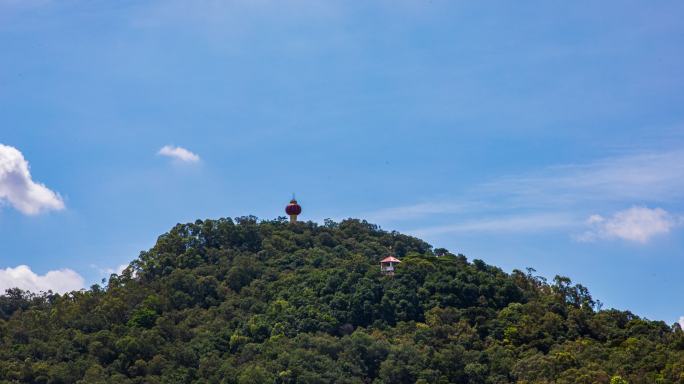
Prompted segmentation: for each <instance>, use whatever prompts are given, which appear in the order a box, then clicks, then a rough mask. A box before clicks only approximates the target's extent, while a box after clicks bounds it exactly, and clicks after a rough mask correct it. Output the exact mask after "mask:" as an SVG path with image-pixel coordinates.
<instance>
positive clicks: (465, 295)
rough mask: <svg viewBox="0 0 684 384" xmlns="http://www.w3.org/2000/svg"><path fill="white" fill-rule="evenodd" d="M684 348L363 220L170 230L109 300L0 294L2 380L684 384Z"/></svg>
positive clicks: (590, 304)
mask: <svg viewBox="0 0 684 384" xmlns="http://www.w3.org/2000/svg"><path fill="white" fill-rule="evenodd" d="M390 249H392V252H393V253H394V254H395V255H396V256H397V257H399V258H400V259H401V260H402V263H401V264H400V266H399V268H398V270H397V273H396V275H395V276H393V277H390V276H383V275H381V274H380V271H379V264H378V263H379V260H381V259H382V258H384V257H385V256H388V255H389V252H390ZM683 350H684V335H683V334H682V331H681V329H680V327H679V325H674V326H668V325H667V324H665V323H663V322H656V321H647V320H644V319H640V318H639V317H637V316H635V315H633V314H631V313H629V312H623V311H618V310H601V309H600V308H598V306H597V305H596V301H595V300H594V299H592V297H591V296H590V294H589V292H588V291H587V289H585V288H584V287H582V286H579V285H573V284H571V282H570V280H568V279H567V278H562V277H557V278H556V279H554V281H553V282H547V281H545V280H544V279H542V278H539V277H535V276H534V275H533V274H531V273H530V272H521V271H514V272H513V273H511V274H507V273H504V272H503V271H502V270H500V269H499V268H496V267H493V266H490V265H487V264H485V263H484V262H482V261H480V260H473V261H472V262H469V261H468V260H467V259H466V257H464V256H462V255H453V254H451V253H449V252H448V251H446V250H445V249H436V250H433V249H432V248H431V246H430V245H428V244H427V243H425V242H423V241H421V240H419V239H416V238H413V237H409V236H405V235H401V234H398V233H394V232H391V233H390V232H385V231H382V230H380V229H378V228H377V227H376V226H374V225H371V224H368V223H366V222H361V221H358V220H346V221H343V222H341V223H334V222H330V221H326V223H325V225H317V224H315V223H311V222H308V223H296V224H289V223H286V222H285V220H284V219H278V220H273V221H257V220H256V219H255V218H253V217H245V218H239V219H236V220H234V221H233V220H231V219H221V220H206V221H197V222H195V223H193V224H183V225H180V224H179V225H177V226H176V227H174V228H173V229H172V230H171V231H170V232H168V233H166V234H164V235H162V236H160V237H159V239H158V241H157V244H156V245H155V246H154V247H153V248H152V249H150V250H149V251H146V252H142V253H141V254H140V257H139V258H138V259H136V260H134V261H133V262H132V263H131V264H130V266H129V267H128V268H127V269H126V270H125V271H124V272H123V273H122V274H121V275H120V276H116V275H113V276H112V277H111V278H110V279H109V281H108V282H107V284H106V287H101V286H97V285H94V286H93V287H91V288H90V289H89V290H86V291H80V292H73V293H70V294H66V295H53V294H42V295H34V294H30V293H27V292H22V291H19V290H9V291H7V292H6V294H5V295H4V296H2V297H0V382H1V383H173V384H176V383H239V384H243V383H376V384H378V383H385V384H389V383H492V384H493V383H611V384H621V383H623V384H624V383H649V384H652V383H684V352H683Z"/></svg>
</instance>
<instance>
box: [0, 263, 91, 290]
mask: <svg viewBox="0 0 684 384" xmlns="http://www.w3.org/2000/svg"><path fill="white" fill-rule="evenodd" d="M84 282H85V281H84V280H83V277H81V275H79V274H78V273H76V272H74V271H72V270H71V269H60V270H57V271H49V272H47V273H46V274H44V275H38V274H36V273H35V272H33V271H32V270H31V268H29V267H28V266H26V265H19V266H17V267H16V268H11V267H9V268H6V269H0V294H2V293H4V292H5V290H6V289H9V288H21V289H23V290H28V291H31V292H41V291H48V290H52V291H53V292H58V293H65V292H70V291H75V290H79V289H81V288H83V284H84Z"/></svg>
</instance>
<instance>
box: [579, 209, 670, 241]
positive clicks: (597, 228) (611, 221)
mask: <svg viewBox="0 0 684 384" xmlns="http://www.w3.org/2000/svg"><path fill="white" fill-rule="evenodd" d="M677 222H678V220H677V219H676V218H675V217H674V216H672V215H671V214H669V213H668V212H667V211H665V210H664V209H661V208H655V209H651V208H646V207H632V208H629V209H626V210H623V211H619V212H616V213H615V214H614V215H613V216H611V217H608V218H606V217H603V216H601V215H591V216H590V217H589V219H588V220H587V225H589V226H590V227H591V229H589V230H588V231H587V232H585V233H583V234H582V235H580V236H579V237H578V240H580V241H595V240H598V239H615V238H617V239H622V240H627V241H634V242H637V243H642V244H645V243H647V242H648V241H649V240H651V238H653V237H654V236H656V235H661V234H667V233H669V232H670V230H671V229H672V228H673V227H674V226H675V225H676V224H677Z"/></svg>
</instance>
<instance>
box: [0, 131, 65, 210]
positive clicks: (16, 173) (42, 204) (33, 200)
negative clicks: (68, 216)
mask: <svg viewBox="0 0 684 384" xmlns="http://www.w3.org/2000/svg"><path fill="white" fill-rule="evenodd" d="M0 201H2V202H5V203H8V204H10V205H11V206H12V207H14V208H15V209H17V210H18V211H20V212H21V213H23V214H26V215H35V214H38V213H41V212H45V211H51V210H61V209H64V201H63V200H62V198H61V197H60V196H59V195H58V194H57V193H55V192H53V191H51V190H50V189H48V188H47V187H46V186H45V185H43V184H40V183H37V182H35V181H33V179H32V178H31V172H30V171H29V164H28V161H26V159H24V155H22V153H21V152H20V151H19V150H18V149H16V148H14V147H10V146H8V145H2V144H0Z"/></svg>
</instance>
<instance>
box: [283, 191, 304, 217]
mask: <svg viewBox="0 0 684 384" xmlns="http://www.w3.org/2000/svg"><path fill="white" fill-rule="evenodd" d="M285 213H287V214H288V215H289V216H290V223H296V222H297V215H299V214H300V213H302V207H301V206H300V205H299V204H297V200H295V198H294V197H292V200H290V204H288V205H287V207H285Z"/></svg>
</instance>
